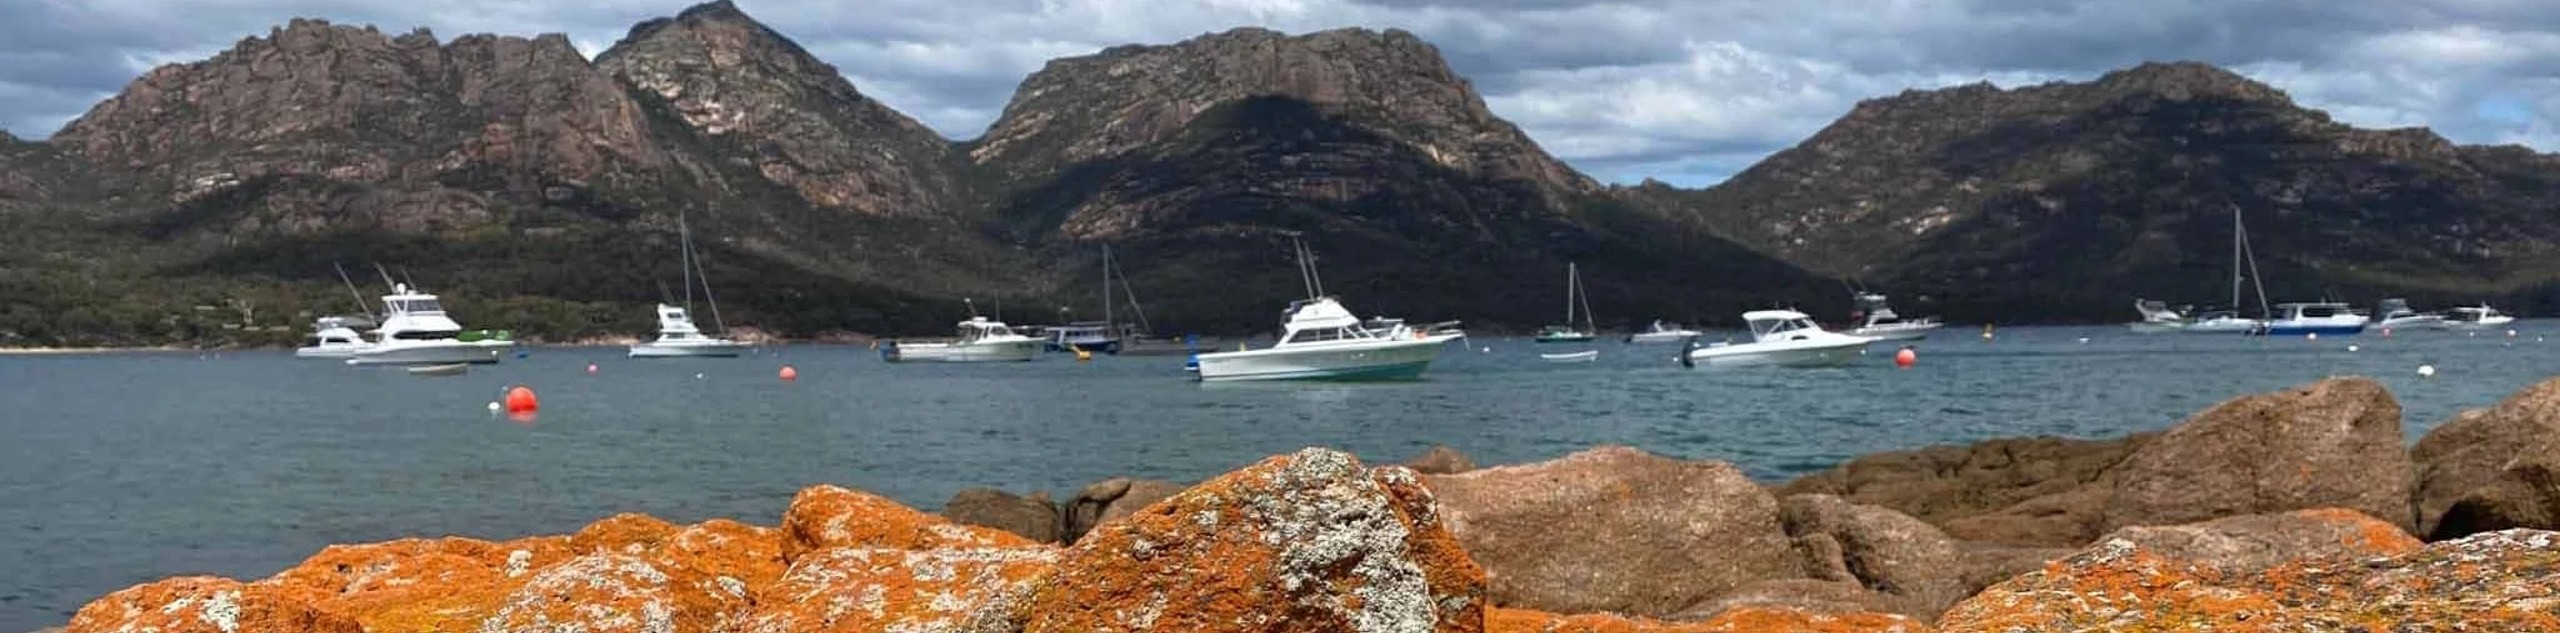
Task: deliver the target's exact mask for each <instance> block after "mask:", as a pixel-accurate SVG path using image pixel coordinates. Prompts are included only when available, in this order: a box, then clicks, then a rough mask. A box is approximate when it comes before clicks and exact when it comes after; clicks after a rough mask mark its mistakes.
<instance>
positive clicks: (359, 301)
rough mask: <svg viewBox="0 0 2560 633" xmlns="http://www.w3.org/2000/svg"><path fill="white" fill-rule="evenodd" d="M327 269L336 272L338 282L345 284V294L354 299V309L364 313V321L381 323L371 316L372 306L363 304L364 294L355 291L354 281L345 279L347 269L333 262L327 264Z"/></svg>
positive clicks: (378, 319) (377, 318)
mask: <svg viewBox="0 0 2560 633" xmlns="http://www.w3.org/2000/svg"><path fill="white" fill-rule="evenodd" d="M329 267H330V268H335V269H337V270H338V281H340V282H344V283H345V284H347V294H348V295H349V296H353V297H355V298H356V309H358V310H363V311H364V318H365V320H368V321H374V322H377V323H379V322H381V319H380V318H379V317H375V316H373V304H370V303H365V301H364V293H363V292H359V291H357V290H356V282H355V280H354V279H349V278H347V267H346V266H342V265H339V264H338V262H335V261H332V262H329Z"/></svg>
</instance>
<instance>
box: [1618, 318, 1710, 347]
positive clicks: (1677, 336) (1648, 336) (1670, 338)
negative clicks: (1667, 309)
mask: <svg viewBox="0 0 2560 633" xmlns="http://www.w3.org/2000/svg"><path fill="white" fill-rule="evenodd" d="M1697 336H1698V331H1697V330H1692V329H1689V328H1686V327H1682V326H1680V325H1679V324H1676V323H1670V322H1666V321H1663V320H1661V319H1654V320H1653V324H1652V325H1648V326H1645V329H1644V331H1642V332H1637V333H1634V334H1629V335H1627V342H1629V343H1678V342H1681V341H1686V340H1689V339H1691V338H1696V337H1697Z"/></svg>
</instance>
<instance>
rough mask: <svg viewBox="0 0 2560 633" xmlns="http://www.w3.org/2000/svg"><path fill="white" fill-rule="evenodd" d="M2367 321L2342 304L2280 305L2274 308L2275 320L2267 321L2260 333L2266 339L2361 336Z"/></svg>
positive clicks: (2330, 302) (2324, 302)
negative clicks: (2309, 335) (2356, 334)
mask: <svg viewBox="0 0 2560 633" xmlns="http://www.w3.org/2000/svg"><path fill="white" fill-rule="evenodd" d="M2367 321H2368V319H2367V318H2366V317H2365V315H2362V314H2357V313H2356V312H2355V310H2354V309H2353V308H2351V307H2349V306H2348V305H2347V304H2344V303H2338V302H2334V301H2320V302H2306V303H2280V304H2276V317H2275V318H2273V319H2269V320H2267V323H2266V327H2265V328H2264V329H2263V330H2262V333H2264V334H2266V335H2268V336H2302V335H2305V334H2322V335H2330V336H2343V335H2349V334H2355V333H2358V332H2363V331H2364V326H2365V324H2366V323H2367Z"/></svg>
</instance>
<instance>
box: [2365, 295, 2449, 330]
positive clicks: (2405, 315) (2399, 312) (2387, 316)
mask: <svg viewBox="0 0 2560 633" xmlns="http://www.w3.org/2000/svg"><path fill="white" fill-rule="evenodd" d="M2373 313H2374V314H2375V315H2377V318H2376V319H2375V320H2374V323H2373V325H2374V327H2378V328H2382V329H2385V330H2441V329H2444V327H2445V322H2444V315H2441V314H2429V313H2425V312H2419V311H2416V310H2411V309H2409V300H2407V299H2384V300H2382V305H2380V306H2376V307H2375V308H2374V311H2373Z"/></svg>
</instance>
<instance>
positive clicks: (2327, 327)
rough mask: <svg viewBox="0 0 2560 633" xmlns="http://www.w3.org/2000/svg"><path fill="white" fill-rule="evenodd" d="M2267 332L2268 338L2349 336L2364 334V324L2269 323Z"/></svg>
mask: <svg viewBox="0 0 2560 633" xmlns="http://www.w3.org/2000/svg"><path fill="white" fill-rule="evenodd" d="M2266 332H2267V336H2302V335H2305V334H2324V335H2329V336H2347V335H2351V334H2359V333H2362V332H2364V324H2362V323H2356V324H2338V323H2269V324H2267V329H2266Z"/></svg>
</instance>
